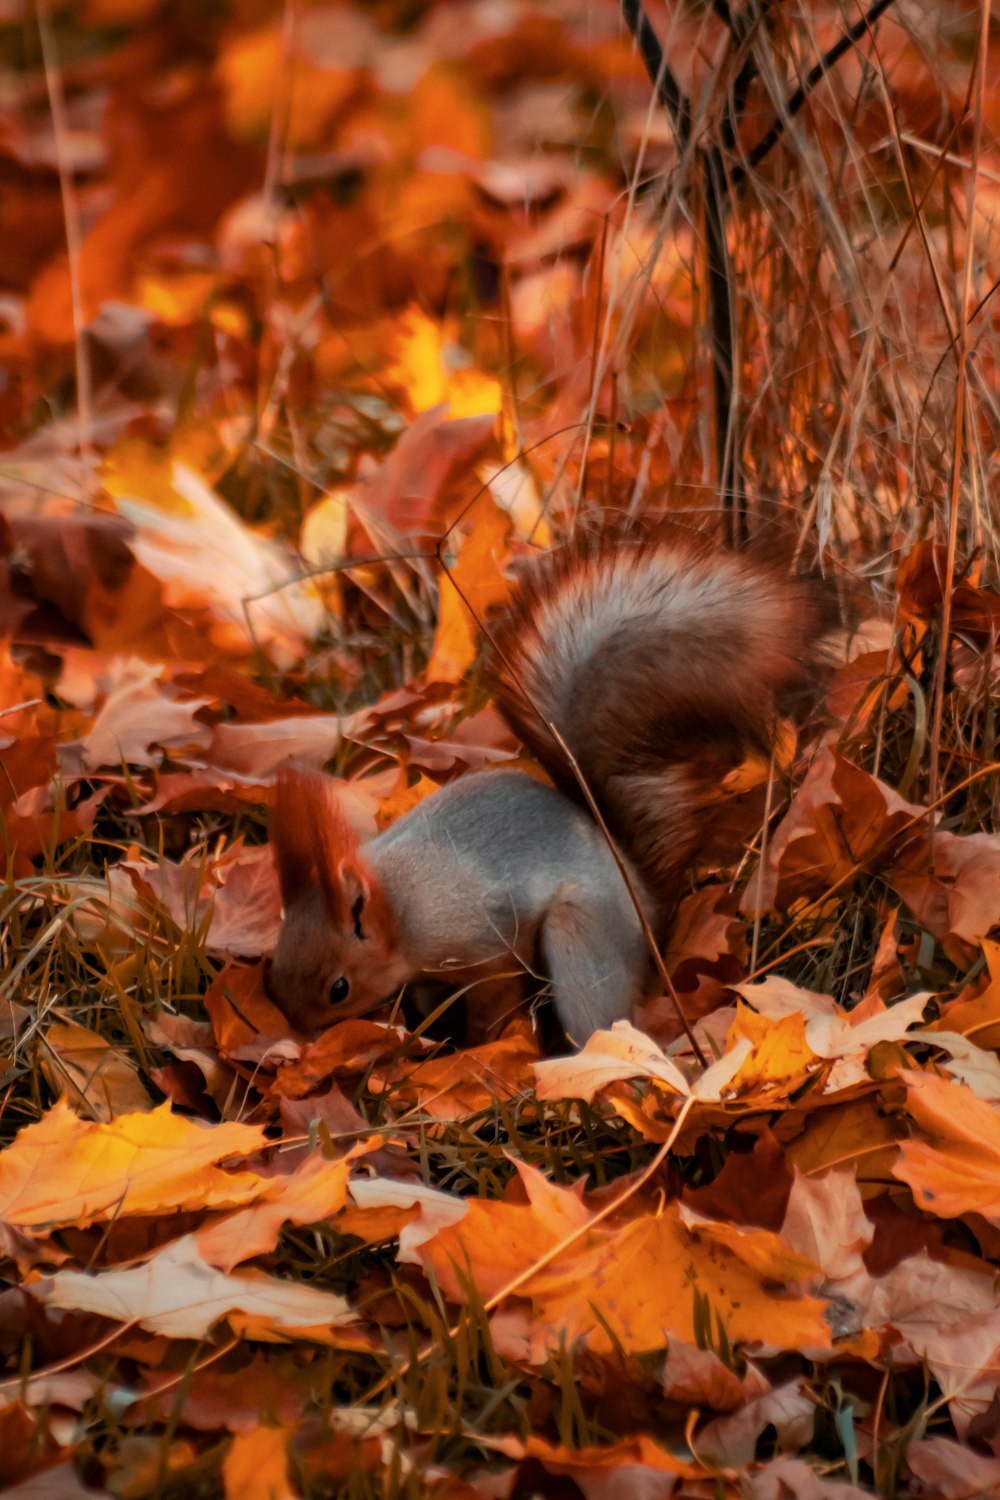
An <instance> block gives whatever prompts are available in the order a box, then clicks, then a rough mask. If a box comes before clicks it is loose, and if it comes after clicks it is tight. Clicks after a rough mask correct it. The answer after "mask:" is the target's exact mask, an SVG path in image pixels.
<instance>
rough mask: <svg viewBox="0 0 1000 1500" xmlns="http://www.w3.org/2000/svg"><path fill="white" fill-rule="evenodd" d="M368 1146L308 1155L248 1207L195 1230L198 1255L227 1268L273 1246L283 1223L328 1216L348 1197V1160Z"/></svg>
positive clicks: (228, 1269)
mask: <svg viewBox="0 0 1000 1500" xmlns="http://www.w3.org/2000/svg"><path fill="white" fill-rule="evenodd" d="M374 1144H375V1145H377V1144H378V1141H377V1140H376V1141H375V1143H374ZM370 1149H372V1148H371V1147H369V1146H368V1145H358V1146H355V1147H354V1148H353V1150H352V1151H350V1152H349V1153H348V1155H347V1156H343V1157H341V1158H340V1159H339V1160H338V1161H325V1160H324V1159H323V1157H322V1156H318V1155H312V1156H308V1157H307V1158H306V1159H305V1161H303V1162H302V1163H300V1165H299V1166H298V1167H297V1168H296V1169H295V1171H294V1172H293V1173H292V1175H291V1176H290V1177H275V1178H272V1179H271V1181H270V1184H269V1186H268V1187H266V1188H265V1189H264V1191H263V1192H262V1193H261V1194H260V1196H259V1197H258V1199H257V1201H256V1202H255V1203H253V1204H252V1205H251V1206H250V1207H249V1208H245V1209H240V1210H239V1211H238V1212H237V1213H234V1214H229V1215H227V1216H226V1217H225V1218H224V1219H219V1220H216V1221H215V1222H214V1223H211V1224H207V1225H206V1226H205V1227H204V1228H203V1229H199V1230H197V1231H196V1232H195V1234H194V1240H195V1243H196V1244H197V1247H198V1253H199V1255H201V1256H202V1257H203V1259H204V1260H206V1261H207V1262H208V1264H209V1265H210V1266H217V1267H218V1268H219V1269H220V1270H223V1271H231V1270H232V1268H233V1267H234V1266H237V1265H239V1264H240V1262H241V1261H244V1260H250V1259H252V1257H253V1256H255V1255H263V1254H265V1253H266V1252H267V1251H270V1250H273V1249H274V1247H275V1245H276V1244H277V1242H278V1235H279V1234H280V1232H281V1227H282V1225H283V1224H319V1223H320V1222H321V1221H323V1220H325V1219H328V1218H330V1217H331V1215H333V1214H335V1213H336V1212H337V1211H338V1209H340V1208H342V1207H343V1205H344V1203H345V1201H346V1199H347V1179H348V1175H349V1172H350V1163H351V1162H352V1161H353V1160H354V1159H355V1158H357V1157H358V1156H361V1155H363V1154H364V1153H366V1152H367V1151H368V1150H370Z"/></svg>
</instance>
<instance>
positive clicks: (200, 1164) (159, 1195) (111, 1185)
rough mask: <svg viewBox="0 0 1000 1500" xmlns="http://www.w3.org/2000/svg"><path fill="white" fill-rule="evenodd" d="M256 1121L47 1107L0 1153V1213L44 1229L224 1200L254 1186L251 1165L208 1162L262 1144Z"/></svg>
mask: <svg viewBox="0 0 1000 1500" xmlns="http://www.w3.org/2000/svg"><path fill="white" fill-rule="evenodd" d="M264 1140H265V1137H264V1132H263V1131H262V1130H261V1129H260V1127H259V1126H256V1125H236V1124H225V1125H212V1126H208V1125H202V1124H198V1123H196V1122H195V1121H192V1120H185V1119H184V1118H183V1117H182V1116H181V1115H175V1114H173V1113H171V1110H170V1106H169V1104H161V1105H160V1106H159V1107H158V1108H157V1109H154V1110H150V1111H149V1112H148V1113H144V1114H128V1115H119V1116H118V1117H117V1118H116V1119H114V1120H112V1121H111V1122H110V1123H108V1124H103V1123H100V1124H94V1123H89V1122H85V1121H83V1120H80V1119H78V1117H77V1116H76V1115H75V1114H74V1113H73V1111H72V1110H71V1109H70V1107H69V1105H68V1104H65V1103H58V1104H55V1105H54V1106H53V1107H52V1109H50V1110H49V1111H48V1113H47V1114H45V1115H43V1116H42V1118H41V1119H40V1120H39V1121H38V1122H37V1124H35V1125H27V1126H25V1128H24V1129H23V1130H21V1131H19V1132H18V1135H17V1137H16V1138H15V1140H14V1142H13V1144H12V1145H10V1146H9V1147H8V1148H7V1149H6V1151H4V1152H3V1153H2V1155H0V1219H5V1220H6V1221H7V1223H8V1224H14V1225H16V1226H18V1227H20V1228H24V1229H32V1230H36V1231H44V1230H47V1229H51V1228H53V1227H54V1226H56V1225H59V1224H74V1223H75V1224H79V1225H81V1226H83V1225H87V1224H92V1223H94V1222H95V1221H99V1220H102V1219H105V1218H108V1217H110V1216H112V1215H114V1216H118V1215H127V1214H142V1213H163V1212H165V1211H167V1210H180V1209H190V1208H208V1207H220V1206H221V1207H229V1206H231V1205H235V1204H240V1203H249V1202H252V1201H253V1199H254V1198H256V1197H258V1196H259V1195H260V1194H261V1192H262V1191H263V1185H262V1179H261V1178H259V1177H258V1176H257V1174H256V1173H255V1172H225V1171H223V1170H222V1169H221V1168H220V1167H219V1166H218V1165H217V1163H219V1162H220V1161H223V1160H225V1158H226V1157H229V1156H245V1155H246V1154H247V1153H249V1152H253V1151H258V1150H259V1149H260V1148H261V1146H262V1145H263V1144H264Z"/></svg>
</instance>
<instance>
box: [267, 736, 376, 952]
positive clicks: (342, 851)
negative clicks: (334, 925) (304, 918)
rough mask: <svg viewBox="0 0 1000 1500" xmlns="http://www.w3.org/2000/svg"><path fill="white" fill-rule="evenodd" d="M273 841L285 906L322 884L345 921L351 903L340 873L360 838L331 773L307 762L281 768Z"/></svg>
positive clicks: (335, 915) (335, 913) (331, 905)
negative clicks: (343, 808)
mask: <svg viewBox="0 0 1000 1500" xmlns="http://www.w3.org/2000/svg"><path fill="white" fill-rule="evenodd" d="M271 841H272V844H273V846H274V862H275V864H276V865H277V868H278V882H279V884H280V886H281V899H282V902H283V904H284V907H285V910H286V911H287V910H288V908H289V907H290V906H291V905H292V903H293V902H294V901H297V900H298V898H299V897H300V896H303V895H304V894H305V893H306V891H307V890H309V889H310V887H312V886H314V885H316V884H317V882H318V883H319V884H320V885H321V886H322V889H323V895H324V898H325V900H326V904H327V906H328V907H329V908H330V915H331V916H332V917H333V918H334V920H335V921H338V922H339V921H345V920H346V915H347V907H346V904H345V900H344V898H343V896H342V895H341V894H338V880H337V871H338V869H339V867H340V864H341V862H342V861H343V860H344V859H345V858H348V857H349V856H350V855H352V854H354V852H355V851H356V849H357V846H358V839H357V834H356V833H355V832H354V830H353V829H352V828H351V827H350V825H349V824H348V823H347V821H346V820H345V818H344V816H343V814H342V813H341V811H340V809H339V807H338V806H337V803H336V800H335V797H334V796H333V793H332V783H331V781H330V779H329V777H327V776H324V775H323V774H322V773H321V772H319V771H313V770H311V769H308V768H306V767H303V766H282V768H281V769H280V771H279V772H278V780H277V783H276V786H275V793H274V818H273V821H272V828H271Z"/></svg>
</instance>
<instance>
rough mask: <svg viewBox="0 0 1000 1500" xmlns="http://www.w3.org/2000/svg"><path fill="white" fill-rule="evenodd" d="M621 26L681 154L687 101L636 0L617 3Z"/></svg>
mask: <svg viewBox="0 0 1000 1500" xmlns="http://www.w3.org/2000/svg"><path fill="white" fill-rule="evenodd" d="M621 5H622V16H623V18H624V21H625V25H626V26H627V27H628V29H629V31H630V32H631V33H632V36H633V37H634V39H635V44H636V46H637V47H638V49H639V55H640V57H641V58H642V60H643V63H644V64H645V68H646V72H647V74H648V75H649V81H650V83H651V84H652V85H653V87H654V88H655V90H656V97H657V99H658V100H659V101H660V103H661V104H662V105H663V106H664V107H665V109H666V111H667V114H668V115H669V116H670V123H671V124H672V125H673V127H674V134H675V135H676V136H677V142H678V145H679V146H680V148H681V150H682V151H683V149H684V147H685V146H686V145H687V143H688V141H689V140H690V139H691V101H690V100H689V99H688V97H687V95H686V94H685V93H684V92H683V90H682V89H681V86H680V84H679V83H678V82H677V79H676V78H675V77H674V75H673V73H672V72H671V70H670V66H669V64H668V62H667V59H666V54H665V53H664V51H663V48H662V47H661V46H660V39H659V37H658V36H657V35H656V32H655V31H654V30H653V28H652V26H651V25H650V22H649V17H648V16H647V15H646V12H645V11H644V10H643V8H642V5H641V4H640V0H621Z"/></svg>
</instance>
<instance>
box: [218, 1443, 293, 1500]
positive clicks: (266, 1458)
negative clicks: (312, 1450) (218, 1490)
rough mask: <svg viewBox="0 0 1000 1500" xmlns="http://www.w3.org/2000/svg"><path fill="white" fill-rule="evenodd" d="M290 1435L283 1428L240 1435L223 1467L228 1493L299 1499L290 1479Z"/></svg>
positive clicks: (270, 1498) (281, 1499) (291, 1499)
mask: <svg viewBox="0 0 1000 1500" xmlns="http://www.w3.org/2000/svg"><path fill="white" fill-rule="evenodd" d="M289 1436H290V1434H289V1433H288V1432H287V1431H286V1430H285V1429H284V1428H281V1427H258V1428H257V1429H256V1431H254V1432H238V1433H237V1434H236V1436H235V1438H234V1439H233V1444H232V1447H231V1448H230V1450H229V1452H228V1453H227V1454H226V1457H225V1459H224V1460H223V1464H222V1477H223V1479H224V1480H225V1485H226V1494H227V1495H232V1496H234V1497H235V1496H237V1495H242V1496H244V1497H247V1500H252V1497H253V1496H255V1495H259V1496H261V1500H264V1497H265V1496H266V1497H267V1500H296V1496H297V1493H298V1492H297V1491H296V1490H293V1489H292V1487H291V1484H290V1483H289V1478H288V1441H289Z"/></svg>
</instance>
